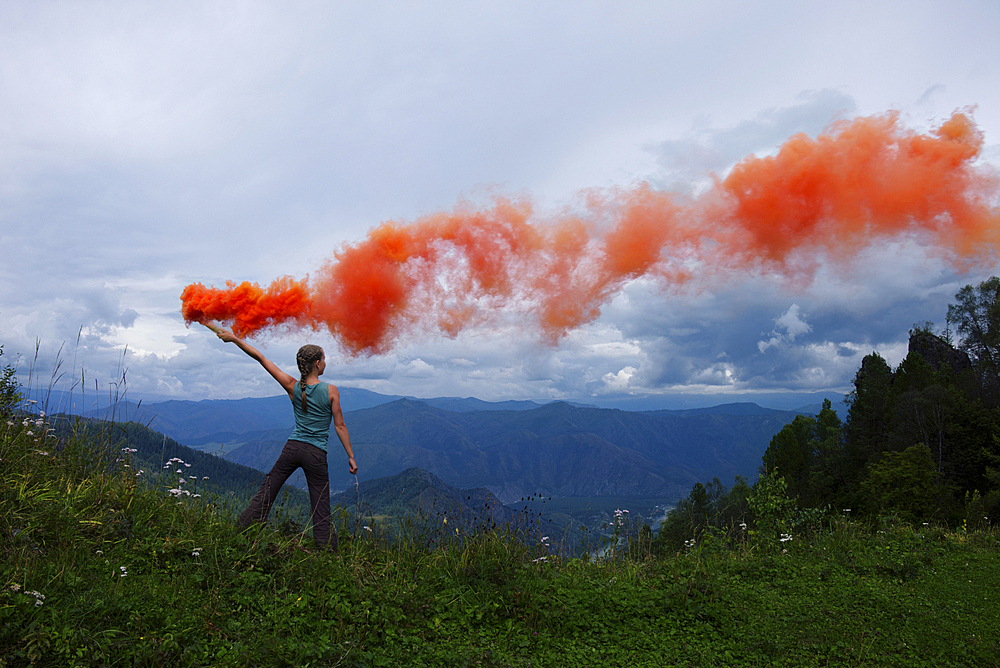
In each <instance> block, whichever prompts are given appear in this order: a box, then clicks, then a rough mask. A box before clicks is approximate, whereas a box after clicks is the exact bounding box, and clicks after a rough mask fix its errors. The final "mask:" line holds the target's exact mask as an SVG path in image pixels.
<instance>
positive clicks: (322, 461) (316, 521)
mask: <svg viewBox="0 0 1000 668" xmlns="http://www.w3.org/2000/svg"><path fill="white" fill-rule="evenodd" d="M300 466H301V467H302V471H303V472H304V473H305V474H306V483H307V484H308V486H309V503H310V505H311V506H312V525H313V539H314V540H315V541H316V544H317V545H318V546H319V547H320V548H326V549H328V550H330V551H331V552H336V551H337V530H336V529H333V528H331V525H330V472H329V469H328V468H327V465H326V452H325V451H324V450H320V449H319V448H317V447H316V446H315V445H310V444H308V443H302V442H301V441H288V442H287V443H285V447H284V448H283V449H282V450H281V455H280V456H279V457H278V461H276V462H275V463H274V466H272V467H271V472H270V473H268V474H267V476H266V477H265V478H264V482H263V483H262V484H261V486H260V490H259V491H258V492H257V494H256V495H255V496H254V497H253V499H251V500H250V505H248V506H247V508H246V510H244V511H243V512H242V513H241V514H240V518H239V520H238V521H237V525H238V526H239V527H240V529H245V528H247V527H248V526H250V525H251V524H253V523H254V522H263V521H265V520H266V519H267V516H268V514H270V512H271V506H272V505H274V500H275V499H276V498H278V492H279V491H280V490H281V486H282V485H283V484H285V481H286V480H288V476H290V475H292V473H294V472H295V469H297V468H299V467H300Z"/></svg>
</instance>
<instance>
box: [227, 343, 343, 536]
mask: <svg viewBox="0 0 1000 668" xmlns="http://www.w3.org/2000/svg"><path fill="white" fill-rule="evenodd" d="M212 329H213V330H214V331H215V333H216V334H217V335H218V337H219V338H220V339H222V340H223V341H225V342H227V343H235V344H236V345H237V347H239V349H240V350H242V351H243V352H245V353H246V354H247V355H249V356H250V357H252V358H254V359H255V360H257V361H258V362H260V365H261V366H262V367H264V369H265V370H266V371H267V372H268V373H269V374H271V376H272V377H273V378H274V379H275V380H276V381H278V384H279V385H281V387H282V388H284V390H285V392H287V393H288V396H289V397H290V398H291V400H292V407H293V410H294V411H295V430H294V431H293V432H292V435H291V436H289V438H288V442H287V443H285V447H284V448H283V449H282V451H281V455H280V456H279V457H278V461H276V462H275V463H274V466H273V467H271V472H270V473H268V474H267V477H265V478H264V482H263V484H261V486H260V490H259V491H258V492H257V495H256V496H254V497H253V499H252V500H251V501H250V505H249V506H247V508H246V510H244V511H243V513H242V514H241V515H240V518H239V520H238V522H237V524H238V525H239V527H240V528H241V529H245V528H247V527H249V526H250V525H251V524H253V523H254V522H263V521H264V520H266V519H267V516H268V513H270V512H271V505H272V504H274V500H275V498H277V496H278V490H280V489H281V486H282V485H283V484H284V483H285V481H286V480H287V479H288V476H290V475H291V474H292V473H293V472H294V471H295V469H297V468H299V467H300V466H301V467H302V470H303V471H304V472H305V474H306V482H307V483H308V485H309V502H310V505H311V507H312V522H313V538H314V539H315V540H316V544H317V545H318V546H319V547H320V548H326V549H329V550H330V551H331V552H335V551H336V550H337V531H336V529H331V526H330V474H329V471H328V469H327V464H326V442H327V440H328V439H329V438H330V422H331V421H332V422H333V428H334V430H335V431H336V432H337V437H338V438H339V439H340V442H341V444H342V445H343V446H344V450H345V451H346V452H347V465H348V470H350V472H351V473H352V474H355V473H357V472H358V465H357V464H356V463H354V451H353V450H352V449H351V437H350V435H349V434H348V433H347V425H346V424H344V413H343V411H342V410H341V408H340V392H339V391H338V390H337V388H336V387H334V386H333V385H330V384H328V383H324V382H321V381H320V379H319V377H320V376H321V375H322V374H323V372H324V371H325V370H326V356H325V355H324V354H323V349H322V348H320V347H319V346H313V345H307V346H302V347H301V348H299V352H298V354H297V355H296V356H295V361H296V363H297V364H298V367H299V374H300V378H299V380H296V379H295V378H293V377H292V376H290V375H288V374H287V373H285V372H284V371H282V370H281V369H279V368H278V367H277V366H276V365H275V364H274V363H273V362H272V361H271V360H269V359H267V358H266V357H264V356H263V355H261V354H260V352H258V351H257V349H255V348H254V347H252V346H250V345H248V344H247V343H246V342H245V341H243V340H242V339H240V338H239V337H237V336H236V335H234V334H233V333H232V332H228V331H226V330H224V329H219V328H215V327H213V328H212Z"/></svg>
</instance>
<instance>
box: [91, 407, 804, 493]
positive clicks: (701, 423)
mask: <svg viewBox="0 0 1000 668" xmlns="http://www.w3.org/2000/svg"><path fill="white" fill-rule="evenodd" d="M341 397H342V400H343V404H344V406H345V409H346V410H345V416H346V419H347V424H348V427H349V429H350V433H351V438H352V441H353V444H354V448H355V453H356V455H357V456H358V463H359V464H360V465H361V472H360V474H359V478H360V480H362V481H363V480H368V479H373V478H379V477H386V476H394V475H397V474H399V473H401V472H402V471H404V470H406V469H408V468H410V467H419V468H421V469H424V470H426V471H428V472H429V473H431V474H433V475H435V476H437V477H439V478H440V479H441V480H442V481H443V482H444V483H445V484H448V485H452V486H454V487H456V488H462V489H475V488H488V489H490V490H491V491H492V492H493V493H494V494H495V495H496V496H497V497H498V498H500V499H501V501H503V502H511V501H513V500H516V499H517V498H519V497H524V496H528V495H530V494H534V493H541V494H545V495H548V496H554V497H596V496H603V497H623V498H640V497H655V498H671V499H674V500H676V499H677V498H679V497H682V496H685V495H686V494H687V493H688V492H689V491H690V488H691V486H692V485H693V484H694V483H695V482H705V481H709V480H711V479H712V478H714V477H718V478H719V479H720V480H723V481H724V482H725V484H730V483H731V482H732V480H733V477H734V476H736V475H740V476H744V477H747V478H748V479H750V480H751V481H752V480H753V479H755V478H756V474H757V469H758V467H759V465H760V461H761V456H762V455H763V452H764V450H765V449H766V448H767V445H768V444H769V442H770V439H771V438H772V437H773V436H774V434H776V433H777V432H778V431H780V430H781V428H782V427H783V426H784V425H785V424H787V423H789V422H791V421H792V420H793V419H794V417H795V415H796V414H797V412H796V411H782V410H776V409H769V408H762V407H760V406H759V405H757V404H754V403H750V402H737V403H729V404H722V405H719V406H715V407H711V408H692V409H680V410H652V411H639V412H635V411H625V410H621V409H608V408H596V407H593V406H586V405H581V404H570V403H567V402H552V403H548V404H537V403H535V402H531V401H509V402H486V401H482V400H479V399H475V398H456V397H442V398H436V399H420V400H418V399H413V398H403V397H393V396H387V395H381V394H378V393H375V392H370V391H367V390H360V389H356V388H341ZM90 414H91V415H93V416H94V417H98V418H107V417H108V416H109V414H113V417H114V418H115V419H117V420H119V421H126V420H133V421H136V422H139V423H141V424H145V425H148V426H149V427H150V428H152V429H155V430H157V431H160V432H162V433H164V434H166V435H167V436H169V437H170V438H173V439H175V440H176V441H178V442H181V443H185V444H187V445H191V446H193V447H196V448H198V449H200V450H202V451H206V452H210V453H212V454H216V455H220V456H223V457H225V458H226V459H228V460H230V461H233V462H235V463H239V464H242V465H244V466H249V467H252V468H255V469H258V470H262V471H266V470H268V469H269V468H270V467H271V465H272V464H273V463H274V461H275V460H276V459H277V455H278V453H279V452H280V449H281V447H282V445H283V444H284V442H285V440H286V439H287V437H288V435H289V434H290V433H291V430H292V426H293V425H292V414H291V411H290V410H289V400H288V398H287V397H286V396H284V395H279V396H274V397H265V398H251V399H236V400H232V399H214V400H204V401H165V402H160V403H152V404H141V405H136V404H132V403H130V402H119V403H118V404H116V405H115V406H114V407H113V408H104V409H101V410H95V411H91V412H90ZM330 447H331V457H330V462H331V465H330V473H331V485H332V487H333V489H346V488H347V487H348V486H349V485H350V484H352V483H353V481H354V479H353V477H351V476H349V475H348V474H347V471H346V464H344V463H343V462H341V461H340V459H341V457H342V452H341V451H340V448H339V444H338V443H337V441H336V438H334V439H331V444H330ZM290 482H292V484H296V485H301V484H303V482H304V481H303V480H302V479H301V476H295V477H293V479H292V480H291V481H290Z"/></svg>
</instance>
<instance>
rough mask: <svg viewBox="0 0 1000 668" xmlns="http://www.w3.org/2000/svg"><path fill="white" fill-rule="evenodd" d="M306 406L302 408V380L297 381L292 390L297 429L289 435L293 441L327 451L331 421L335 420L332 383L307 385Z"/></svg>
mask: <svg viewBox="0 0 1000 668" xmlns="http://www.w3.org/2000/svg"><path fill="white" fill-rule="evenodd" d="M305 387H306V407H307V409H308V410H306V411H303V410H302V382H301V381H299V382H298V383H295V387H294V388H293V390H292V407H293V408H294V410H295V431H293V432H292V435H291V436H289V437H288V439H289V440H291V441H301V442H302V443H308V444H310V445H315V446H316V447H317V448H319V449H320V450H323V451H324V452H325V451H326V442H327V441H328V440H330V422H331V421H332V420H333V407H332V406H331V404H330V385H329V384H328V383H324V382H322V381H321V382H319V383H316V384H315V385H306V386H305Z"/></svg>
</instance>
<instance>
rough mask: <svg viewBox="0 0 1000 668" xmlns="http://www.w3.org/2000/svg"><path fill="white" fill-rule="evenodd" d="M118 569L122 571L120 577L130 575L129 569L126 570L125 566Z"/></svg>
mask: <svg viewBox="0 0 1000 668" xmlns="http://www.w3.org/2000/svg"><path fill="white" fill-rule="evenodd" d="M118 570H120V571H121V573H119V574H118V576H119V577H125V576H126V575H128V571H126V570H125V567H124V566H119V567H118Z"/></svg>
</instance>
